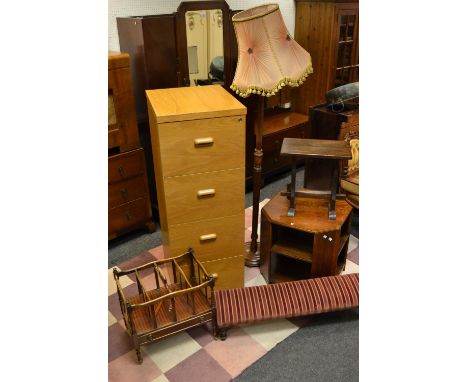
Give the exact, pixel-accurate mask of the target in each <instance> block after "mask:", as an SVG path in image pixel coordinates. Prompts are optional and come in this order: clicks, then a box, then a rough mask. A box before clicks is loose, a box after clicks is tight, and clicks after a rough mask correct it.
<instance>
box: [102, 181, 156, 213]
mask: <svg viewBox="0 0 468 382" xmlns="http://www.w3.org/2000/svg"><path fill="white" fill-rule="evenodd" d="M146 194H147V190H146V184H145V179H144V177H143V176H138V177H136V178H133V179H130V180H124V181H122V182H119V183H113V184H109V198H108V201H109V208H112V207H117V206H119V205H121V204H124V203H128V202H130V201H132V200H135V199H138V198H141V197H143V196H145V195H146Z"/></svg>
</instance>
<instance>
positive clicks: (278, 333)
mask: <svg viewBox="0 0 468 382" xmlns="http://www.w3.org/2000/svg"><path fill="white" fill-rule="evenodd" d="M242 329H243V330H244V332H246V333H247V334H248V335H250V336H251V337H252V338H254V339H255V340H256V341H257V342H258V343H259V344H260V345H262V346H263V347H264V348H265V349H266V350H271V349H273V348H274V347H275V346H276V344H278V343H280V342H281V341H283V340H284V339H285V338H286V337H288V336H290V335H291V334H293V333H294V332H295V331H296V330H297V329H299V327H298V326H296V325H294V324H293V323H292V322H290V321H289V320H286V319H281V320H273V321H268V322H261V323H258V324H254V325H249V326H245V327H242Z"/></svg>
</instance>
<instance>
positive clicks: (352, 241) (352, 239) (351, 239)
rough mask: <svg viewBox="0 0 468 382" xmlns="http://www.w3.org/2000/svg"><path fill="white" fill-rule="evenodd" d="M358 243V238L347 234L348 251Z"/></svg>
mask: <svg viewBox="0 0 468 382" xmlns="http://www.w3.org/2000/svg"><path fill="white" fill-rule="evenodd" d="M358 245H359V239H358V238H356V237H354V236H353V235H349V244H348V253H349V252H351V251H352V250H353V249H354V248H357V246H358Z"/></svg>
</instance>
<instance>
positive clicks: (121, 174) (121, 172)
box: [118, 166, 125, 176]
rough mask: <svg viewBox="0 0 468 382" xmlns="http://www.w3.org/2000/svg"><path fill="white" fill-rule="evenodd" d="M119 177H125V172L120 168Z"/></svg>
mask: <svg viewBox="0 0 468 382" xmlns="http://www.w3.org/2000/svg"><path fill="white" fill-rule="evenodd" d="M118 170H119V174H120V176H125V171H124V169H123V167H122V166H120V167H119V168H118Z"/></svg>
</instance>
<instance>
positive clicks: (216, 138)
mask: <svg viewBox="0 0 468 382" xmlns="http://www.w3.org/2000/svg"><path fill="white" fill-rule="evenodd" d="M158 130H159V131H158V134H159V139H160V142H159V145H160V151H161V158H164V160H162V163H161V167H162V168H161V171H162V176H163V177H167V176H175V175H183V174H194V173H199V172H201V171H203V172H208V171H217V170H223V169H229V168H240V167H244V160H245V159H244V156H245V116H242V115H239V116H231V117H222V118H211V119H199V120H194V121H182V122H172V123H162V124H159V125H158Z"/></svg>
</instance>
